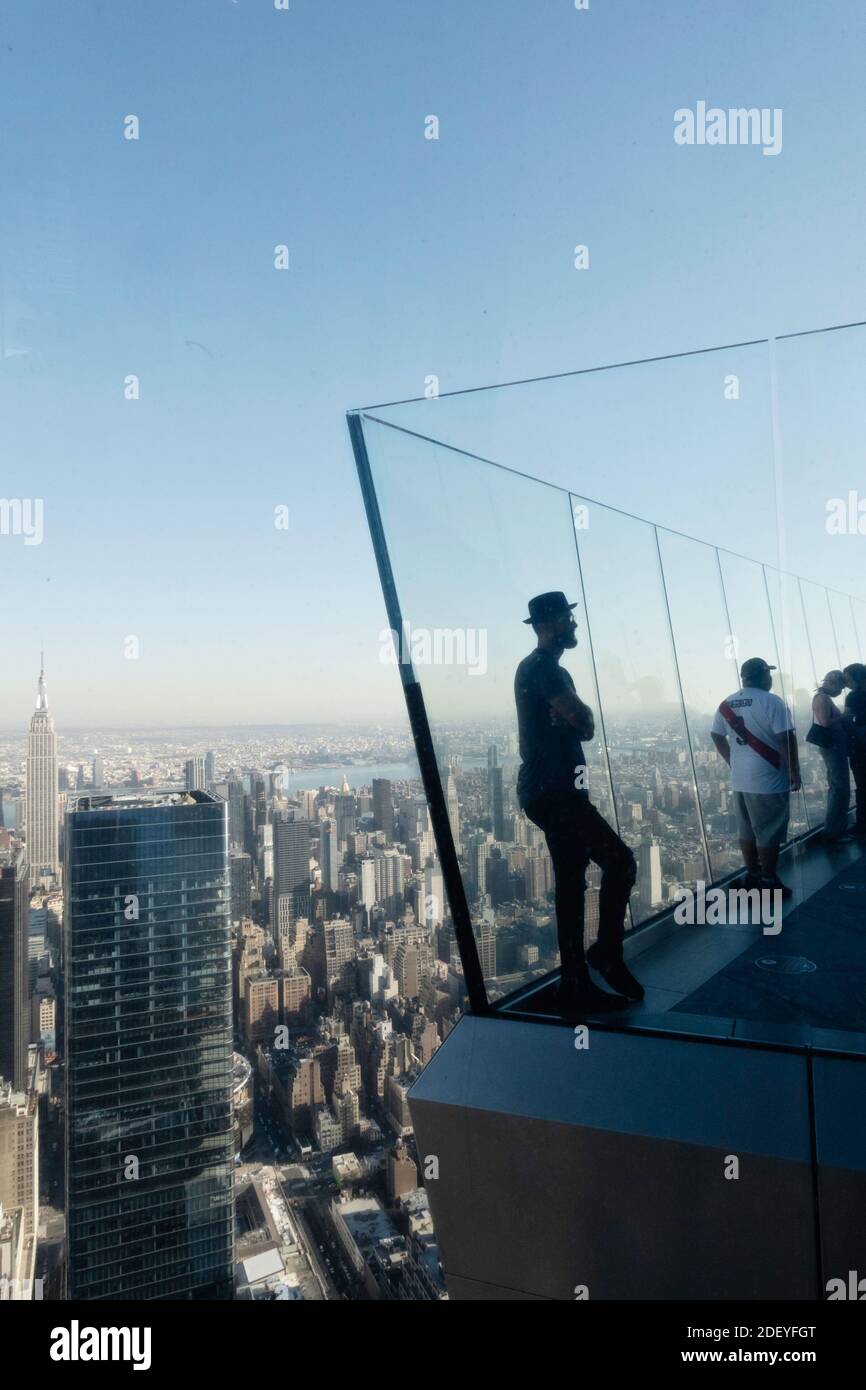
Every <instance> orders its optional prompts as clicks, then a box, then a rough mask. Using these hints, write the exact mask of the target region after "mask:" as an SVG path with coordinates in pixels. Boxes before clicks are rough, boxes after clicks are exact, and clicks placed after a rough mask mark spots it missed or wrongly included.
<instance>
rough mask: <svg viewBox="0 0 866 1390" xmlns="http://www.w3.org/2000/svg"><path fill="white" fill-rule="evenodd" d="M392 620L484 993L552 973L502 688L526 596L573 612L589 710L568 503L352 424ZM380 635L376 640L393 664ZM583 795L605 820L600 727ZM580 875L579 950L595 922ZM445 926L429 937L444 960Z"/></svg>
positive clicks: (525, 632) (593, 891)
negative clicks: (435, 780) (378, 533)
mask: <svg viewBox="0 0 866 1390" xmlns="http://www.w3.org/2000/svg"><path fill="white" fill-rule="evenodd" d="M364 435H365V439H366V443H367V450H368V454H369V459H370V467H371V471H372V474H373V479H374V483H375V488H376V496H377V500H378V507H379V511H380V513H381V519H382V524H383V528H384V533H385V536H386V538H387V546H388V552H389V558H390V564H391V569H392V571H393V575H394V578H395V586H396V591H397V594H398V598H399V603H400V606H401V610H402V619H403V633H402V634H398V641H397V643H396V644H393V643H391V645H396V646H397V648H398V651H397V655H398V656H400V657H401V658H403V659H404V662H405V663H406V664H408V663H410V662H411V665H412V670H413V672H414V676H415V678H416V679H417V681H418V682H419V683H420V685H421V689H422V691H423V695H424V703H425V706H426V712H427V716H428V718H429V722H430V727H431V732H432V736H433V741H434V746H435V751H436V760H437V764H438V767H439V770H440V782H441V787H442V792H443V795H444V796H445V799H446V802H447V805H448V809H449V816H450V821H451V829H452V833H453V837H454V840H455V843H456V848H457V852H458V860H459V867H460V873H461V877H462V881H463V886H464V890H465V893H466V898H467V902H468V905H469V910H470V915H471V919H472V927H473V931H474V933H475V938H476V942H477V948H478V953H479V958H480V962H481V966H482V970H483V974H484V979H485V983H486V986H487V993H488V997H489V998H490V999H491V1001H493V1000H496V999H497V998H499V997H501V996H502V995H504V994H506V993H510V992H512V991H513V990H515V989H517V988H519V987H520V986H521V985H523V984H525V983H528V982H530V981H532V980H535V979H538V978H540V977H542V976H543V975H544V974H546V973H547V972H549V971H551V970H553V969H554V968H555V967H556V965H557V964H558V955H557V950H558V947H557V932H556V918H555V912H554V906H553V901H552V899H553V886H554V885H553V876H552V865H551V860H550V855H549V853H548V851H547V847H546V844H545V838H544V835H543V833H542V832H541V830H540V829H539V828H538V827H537V826H536V825H535V824H533V823H532V822H531V821H530V820H528V818H527V817H526V816H525V815H524V814H523V812H522V811H521V809H520V806H519V803H518V797H517V786H516V779H517V772H518V768H519V765H520V756H519V746H518V731H517V720H516V713H515V697H514V680H515V672H516V669H517V666H518V665H519V663H520V662H521V661H522V660H523V658H524V657H526V656H527V655H529V653H530V652H531V651H532V649H533V648H534V647H535V646H536V637H535V634H534V633H533V630H532V628H531V627H529V626H527V625H526V624H525V623H524V619H525V618H526V617H527V614H528V602H529V599H530V598H531V597H533V596H534V595H537V594H541V593H545V592H548V591H551V590H561V591H563V592H565V593H566V595H567V597H568V599H569V602H573V603H576V605H577V606H576V608H575V609H574V615H575V618H576V621H577V637H578V645H577V647H576V648H574V649H573V650H570V651H567V652H566V653H565V654H564V656H563V658H562V664H563V666H564V667H565V668H566V669H567V670H568V671H569V672H570V674H571V676H572V679H573V681H574V684H575V687H576V689H577V691H578V693H579V694H580V696H581V698H582V699H583V700H584V701H585V702H586V703H587V704H589V705H590V706H591V707H592V708H593V709H594V710H595V711H596V712H598V707H599V701H598V694H597V690H596V687H595V679H594V672H593V661H592V654H591V651H590V645H589V636H588V631H587V620H586V612H585V604H584V599H583V594H582V590H581V584H580V573H579V568H578V562H577V554H576V549H575V542H574V531H573V526H572V517H571V508H570V503H569V498H568V495H567V494H566V493H564V492H562V491H560V490H559V489H557V488H553V487H549V486H546V485H545V484H542V483H539V482H536V481H535V480H533V479H529V478H526V477H521V476H518V475H516V474H513V473H510V472H508V471H506V470H502V469H497V468H493V467H490V466H489V465H488V464H486V463H484V462H480V461H478V460H475V459H473V458H471V457H469V456H467V455H464V454H460V453H457V452H455V451H454V450H452V449H450V448H448V447H445V446H442V445H438V444H436V443H433V442H430V441H427V440H423V439H419V438H417V437H415V436H413V435H410V434H407V433H405V432H404V431H402V430H400V429H398V428H394V427H392V426H390V425H385V424H379V423H376V422H375V421H371V420H367V419H365V420H364ZM389 636H390V634H389V631H388V628H387V625H384V626H383V630H382V631H381V632H379V633H377V634H376V640H377V641H379V642H380V644H381V648H380V649H381V653H382V659H384V660H390V659H391V658H390V653H389V650H388V648H389ZM584 750H585V753H586V756H587V765H588V781H589V787H590V791H591V796H592V799H593V800H594V801H595V802H596V804H597V805H598V807H599V809H600V810H601V812H602V814H604V815H606V816H610V815H612V812H613V798H612V794H611V790H610V782H609V779H608V773H607V762H606V757H605V750H604V744H603V740H602V738H601V733H600V729H599V732H598V734H597V736H596V738H595V739H593V740H587V741H585V743H584ZM597 899H598V879H597V875H596V873H595V871H594V870H593V869H590V871H589V876H588V894H587V907H586V939H587V941H591V940H592V939H593V937H594V935H595V928H596V924H597V921H598V903H597ZM449 930H450V928H449V923H448V921H447V920H446V921H445V923H444V927H443V932H442V933H441V934H440V940H439V948H440V955H444V958H445V959H447V958H448V957H447V954H446V952H447V949H448V934H449Z"/></svg>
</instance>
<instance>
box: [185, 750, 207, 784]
mask: <svg viewBox="0 0 866 1390" xmlns="http://www.w3.org/2000/svg"><path fill="white" fill-rule="evenodd" d="M183 780H184V786H185V787H186V789H187V791H188V792H195V791H201V792H203V791H205V790H206V786H205V784H206V782H207V776H206V774H205V760H204V758H200V757H195V758H187V760H186V762H185V763H184V765H183Z"/></svg>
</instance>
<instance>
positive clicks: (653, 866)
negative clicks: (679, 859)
mask: <svg viewBox="0 0 866 1390" xmlns="http://www.w3.org/2000/svg"><path fill="white" fill-rule="evenodd" d="M638 897H639V899H640V905H641V909H642V911H643V912H644V913H650V912H652V911H653V910H654V909H655V908H657V907H659V906H660V905H661V901H662V864H661V850H660V848H659V846H658V845H657V844H656V842H655V841H654V840H645V841H644V843H643V844H642V845H641V847H640V858H639V861H638Z"/></svg>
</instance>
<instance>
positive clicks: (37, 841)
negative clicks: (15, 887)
mask: <svg viewBox="0 0 866 1390" xmlns="http://www.w3.org/2000/svg"><path fill="white" fill-rule="evenodd" d="M57 813H58V798H57V735H56V734H55V732H54V720H53V719H52V718H51V715H50V714H49V713H48V695H47V693H46V690H45V666H44V663H43V666H42V670H41V671H40V672H39V687H38V693H37V696H36V709H35V711H34V714H33V718H32V719H31V720H30V738H29V741H28V744H27V858H28V860H29V861H30V882H31V883H34V884H36V883H38V882H39V880H40V878H44V877H46V876H47V877H52V878H55V877H57V875H58V874H59V873H60V861H59V858H58V851H57V828H58V827H57Z"/></svg>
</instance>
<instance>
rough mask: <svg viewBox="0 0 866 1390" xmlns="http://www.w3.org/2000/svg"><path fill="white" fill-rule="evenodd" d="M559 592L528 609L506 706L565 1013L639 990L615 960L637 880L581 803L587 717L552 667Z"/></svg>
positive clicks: (590, 1009)
mask: <svg viewBox="0 0 866 1390" xmlns="http://www.w3.org/2000/svg"><path fill="white" fill-rule="evenodd" d="M574 607H575V604H573V603H569V602H568V600H567V599H566V597H565V594H563V593H548V594H539V595H538V596H537V597H536V598H533V599H530V601H529V617H528V618H525V619H524V622H526V623H529V624H531V625H532V628H533V630H534V631H535V633H536V635H537V637H538V646H537V647H536V649H535V651H534V652H532V653H531V654H530V655H529V656H527V657H526V658H525V659H524V660H523V661H521V663H520V665H519V666H518V668H517V674H516V676H515V678H514V698H515V702H516V704H517V722H518V727H519V731H520V757H521V760H522V761H521V766H520V772H519V773H518V777H517V798H518V801H519V802H520V805H521V807H522V808H523V810H524V811H525V812H526V814H527V816H528V817H529V819H530V820H531V821H533V822H534V824H535V825H537V826H539V827H540V829H541V830H543V831H544V835H545V838H546V840H547V847H548V849H549V850H550V857H551V859H552V860H553V874H554V881H555V887H556V925H557V931H558V934H559V954H560V960H561V966H562V969H561V976H560V1002H561V1005H562V1007H563V1008H564V1009H565V1010H566V1011H568V1012H580V1013H599V1012H607V1011H608V1010H611V1009H624V1008H626V1007H627V1006H628V1002H629V1000H630V999H642V998H643V989H642V988H641V986H640V985H639V984H638V982H637V980H636V979H635V978H634V976H633V975H632V974H631V972H630V970H629V969H628V968H627V966H626V964H625V961H624V960H623V952H622V941H623V933H624V924H625V913H626V908H627V906H628V899H629V894H630V893H631V890H632V888H633V886H634V881H635V878H636V877H637V865H636V863H635V857H634V855H633V854H632V852H631V850H630V849H629V847H628V845H626V844H624V843H623V841H622V840H621V839H620V838H619V836H618V835H617V834H616V832H615V831H614V830H612V829H611V827H610V826H609V825H608V823H607V821H606V820H605V819H604V817H603V816H601V815H600V814H599V812H598V811H597V809H596V807H595V806H593V804H592V802H591V801H590V799H589V790H588V788H587V784H586V758H585V757H584V753H583V747H582V744H581V740H582V739H589V738H592V737H593V736H594V734H595V721H594V719H593V714H592V710H591V709H590V708H589V706H588V705H585V704H584V703H583V701H582V700H580V699H579V698H578V696H577V692H576V690H575V688H574V681H573V680H572V679H571V676H570V675H569V674H568V672H567V671H566V670H565V669H564V668H563V667H562V666H560V664H559V659H560V657H561V656H562V653H563V652H564V651H565V650H566V648H570V647H576V646H577V637H576V635H575V634H576V631H577V624H576V622H575V621H574V616H573V614H572V611H571V610H572V608H574ZM590 860H592V861H593V862H594V863H596V864H598V865H599V867H600V868H601V871H602V872H601V893H600V895H599V930H598V941H597V942H594V943H593V944H592V946H590V948H589V951H588V952H587V957H586V959H585V958H584V953H583V925H584V920H583V919H584V896H585V892H586V880H585V877H584V876H585V874H586V868H587V864H588V863H589V861H590ZM587 959H588V961H589V964H590V965H592V966H593V968H594V969H596V970H598V972H599V974H600V975H601V976H602V978H603V979H604V980H606V981H607V983H608V984H609V985H610V986H611V987H612V988H613V989H615V990H617V991H618V992H617V993H616V994H608V993H607V991H606V990H603V989H599V988H598V986H597V985H596V984H594V983H593V981H592V979H591V978H590V974H589V970H588V969H587V963H586V961H587Z"/></svg>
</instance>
